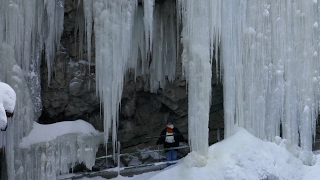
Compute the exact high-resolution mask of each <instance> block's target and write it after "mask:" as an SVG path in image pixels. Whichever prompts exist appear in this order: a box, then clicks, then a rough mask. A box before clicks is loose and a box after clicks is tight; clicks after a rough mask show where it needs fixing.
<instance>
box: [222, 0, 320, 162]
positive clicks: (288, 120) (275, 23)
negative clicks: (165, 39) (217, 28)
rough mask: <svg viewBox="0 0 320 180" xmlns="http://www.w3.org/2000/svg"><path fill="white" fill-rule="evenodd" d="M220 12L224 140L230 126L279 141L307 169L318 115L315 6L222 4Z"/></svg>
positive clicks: (290, 1)
mask: <svg viewBox="0 0 320 180" xmlns="http://www.w3.org/2000/svg"><path fill="white" fill-rule="evenodd" d="M222 7H223V9H222V13H223V15H222V22H224V24H223V25H222V32H223V34H222V35H221V41H222V43H221V45H222V47H221V49H222V52H221V59H222V63H223V66H222V67H223V73H224V74H223V84H224V88H223V89H224V109H225V129H226V132H225V135H226V136H230V135H231V134H232V133H233V132H234V131H233V128H234V126H235V124H236V125H239V126H242V127H245V128H246V129H247V130H249V131H250V132H251V133H253V134H254V135H256V136H257V137H260V138H261V139H267V140H270V141H273V140H274V138H275V136H280V135H282V136H283V138H285V139H287V140H288V142H290V143H291V144H293V145H300V146H301V148H302V151H301V153H300V155H299V158H300V159H301V160H302V161H303V162H304V163H305V164H310V163H311V162H312V158H313V156H312V153H311V150H312V149H311V148H312V135H313V134H312V133H313V132H315V122H316V118H317V116H318V110H319V78H320V76H319V75H320V74H319V56H318V52H319V27H318V21H319V2H318V1H312V0H308V1H299V0H287V1H269V0H261V1H255V0H243V1H232V0H227V1H223V5H222ZM280 125H281V126H280ZM280 128H281V129H280ZM281 132H282V134H280V133H281Z"/></svg>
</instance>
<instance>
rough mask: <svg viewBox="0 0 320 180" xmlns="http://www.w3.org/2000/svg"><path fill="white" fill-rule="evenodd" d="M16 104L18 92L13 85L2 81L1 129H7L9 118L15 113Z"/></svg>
mask: <svg viewBox="0 0 320 180" xmlns="http://www.w3.org/2000/svg"><path fill="white" fill-rule="evenodd" d="M15 105H16V93H15V91H14V90H13V89H12V87H11V86H9V85H8V84H6V83H4V82H0V129H1V130H2V131H4V130H6V129H7V124H8V119H7V117H10V116H12V115H13V111H14V107H15Z"/></svg>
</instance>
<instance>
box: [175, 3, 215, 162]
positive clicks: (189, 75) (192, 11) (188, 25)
mask: <svg viewBox="0 0 320 180" xmlns="http://www.w3.org/2000/svg"><path fill="white" fill-rule="evenodd" d="M219 5H220V4H219V1H211V0H203V1H197V0H189V1H184V0H181V1H179V7H178V8H179V10H181V13H182V23H183V30H182V39H183V47H184V49H183V53H182V63H183V64H182V65H183V68H184V72H185V76H186V80H187V83H188V134H189V140H190V141H191V151H195V152H198V153H199V154H201V155H203V156H207V151H208V122H209V110H210V99H211V76H212V69H211V68H212V60H213V58H214V57H213V50H214V44H217V42H218V37H219V36H218V32H219V31H218V30H219V29H218V26H215V25H216V22H219V18H220V17H219V12H220V11H218V8H219Z"/></svg>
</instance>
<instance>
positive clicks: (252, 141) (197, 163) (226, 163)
mask: <svg viewBox="0 0 320 180" xmlns="http://www.w3.org/2000/svg"><path fill="white" fill-rule="evenodd" d="M277 139H278V141H277V143H276V142H269V141H264V140H261V139H259V138H257V137H255V136H253V135H252V134H250V133H249V132H248V131H247V130H245V129H244V128H241V127H240V128H239V127H238V128H237V132H236V133H235V134H234V135H232V136H230V137H229V138H226V139H224V140H223V141H221V142H218V143H216V144H214V145H211V146H210V147H209V148H208V158H207V160H206V164H205V165H201V163H203V162H204V161H203V160H202V158H203V157H201V156H199V155H196V154H195V152H192V153H190V154H188V155H187V156H186V157H185V158H183V159H181V160H180V161H179V162H178V163H177V164H176V165H174V166H171V167H168V168H165V169H163V170H161V171H155V172H148V173H144V174H141V175H135V176H133V177H124V176H121V175H120V176H118V177H116V178H113V179H112V180H140V179H150V180H164V179H168V177H170V179H175V180H215V179H217V180H221V179H239V180H240V179H245V180H256V179H267V178H269V179H281V180H310V179H312V180H316V179H320V176H319V169H320V162H317V163H316V164H315V165H313V166H307V165H304V164H303V163H302V161H301V160H300V159H299V158H297V157H296V155H295V153H292V152H293V149H296V148H297V147H295V146H294V145H292V144H289V143H288V141H286V140H285V139H281V138H280V137H278V138H277ZM296 150H297V149H296ZM314 158H320V154H317V155H314ZM89 179H90V180H102V179H104V178H102V177H94V178H82V180H89Z"/></svg>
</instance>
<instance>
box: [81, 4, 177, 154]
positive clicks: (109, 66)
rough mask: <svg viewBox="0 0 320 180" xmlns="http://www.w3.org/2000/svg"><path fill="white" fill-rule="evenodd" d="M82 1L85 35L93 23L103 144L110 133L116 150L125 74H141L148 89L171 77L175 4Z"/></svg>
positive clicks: (174, 43)
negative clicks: (102, 122) (101, 109)
mask: <svg viewBox="0 0 320 180" xmlns="http://www.w3.org/2000/svg"><path fill="white" fill-rule="evenodd" d="M83 3H84V14H85V21H86V22H85V24H86V29H87V34H86V36H87V38H89V39H91V37H92V35H93V33H92V31H91V28H90V25H92V24H94V38H95V47H96V49H95V55H96V57H95V63H96V75H97V76H96V81H97V83H96V84H97V94H98V95H99V97H100V99H101V104H102V108H103V112H104V131H105V142H107V141H108V138H109V134H111V133H112V142H113V146H114V152H115V149H116V148H115V147H116V142H117V136H116V133H117V124H118V110H119V106H120V101H121V96H122V89H123V83H124V76H125V74H126V73H127V72H130V73H133V74H134V76H135V77H136V76H143V77H144V79H145V81H146V87H145V88H146V90H150V91H151V92H157V89H158V88H163V87H164V85H165V83H166V81H167V80H169V81H173V80H174V79H175V67H176V56H177V55H176V39H177V38H176V22H175V20H174V19H175V15H174V12H175V6H174V3H173V2H164V3H163V4H162V5H157V4H155V3H154V1H152V0H150V1H143V5H144V6H143V7H142V6H139V7H138V1H137V0H131V1H128V0H118V1H114V0H100V1H92V0H84V1H83ZM87 43H89V41H88V42H87ZM87 47H88V48H89V47H90V46H87ZM87 51H88V52H89V51H90V49H88V50H87Z"/></svg>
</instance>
